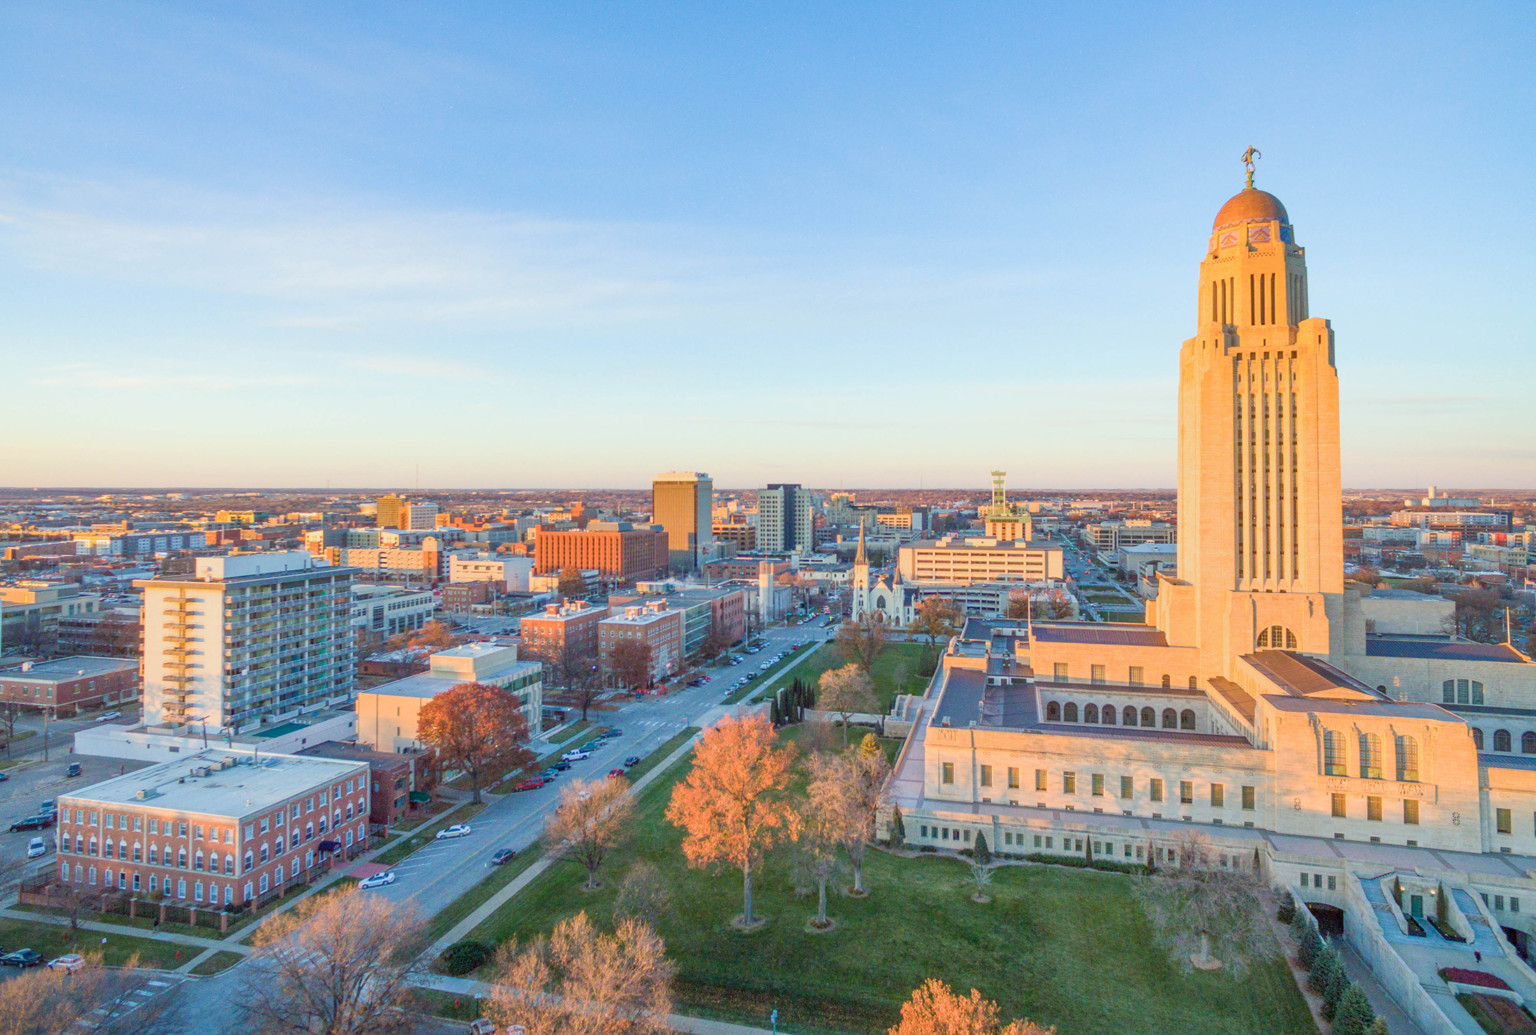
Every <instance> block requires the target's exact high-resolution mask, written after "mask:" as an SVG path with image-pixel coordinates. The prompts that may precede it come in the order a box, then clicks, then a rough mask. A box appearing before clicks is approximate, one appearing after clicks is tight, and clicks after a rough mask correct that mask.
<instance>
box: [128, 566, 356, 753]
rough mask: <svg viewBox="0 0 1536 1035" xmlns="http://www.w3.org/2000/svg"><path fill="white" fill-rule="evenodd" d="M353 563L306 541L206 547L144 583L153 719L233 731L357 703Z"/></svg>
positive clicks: (147, 716)
mask: <svg viewBox="0 0 1536 1035" xmlns="http://www.w3.org/2000/svg"><path fill="white" fill-rule="evenodd" d="M355 574H356V573H355V571H354V570H353V569H351V568H339V567H328V566H325V565H322V564H320V563H319V562H317V561H316V560H315V558H313V557H311V556H310V555H309V554H308V553H305V552H303V551H294V552H287V553H259V554H257V553H252V554H239V553H237V554H231V555H229V556H226V557H200V558H198V560H197V567H196V570H195V572H194V574H193V576H192V577H191V578H181V577H161V578H155V579H148V580H145V581H141V582H137V583H135V585H136V586H138V587H139V588H141V589H143V591H144V721H145V722H146V723H148V724H157V723H159V724H167V725H182V724H191V725H197V724H202V723H206V724H207V727H208V729H209V730H224V729H228V730H230V731H232V732H240V731H243V730H249V729H254V728H256V727H257V726H259V725H261V724H262V723H264V722H272V721H276V720H282V719H288V718H292V717H294V716H297V715H300V714H302V713H305V712H313V711H318V710H320V709H322V708H326V707H337V706H345V705H348V704H350V702H351V700H352V694H353V681H354V677H355V674H356V669H355V659H354V656H353V654H354V647H353V640H352V629H351V623H350V615H351V607H352V590H351V585H352V577H353V575H355Z"/></svg>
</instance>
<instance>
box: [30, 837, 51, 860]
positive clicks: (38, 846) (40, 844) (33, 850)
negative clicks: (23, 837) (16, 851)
mask: <svg viewBox="0 0 1536 1035" xmlns="http://www.w3.org/2000/svg"><path fill="white" fill-rule="evenodd" d="M47 854H48V842H46V841H44V840H43V839H42V838H40V837H34V838H33V839H32V840H30V841H28V842H27V858H28V859H36V858H37V857H38V856H40V855H47Z"/></svg>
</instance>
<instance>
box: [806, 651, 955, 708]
mask: <svg viewBox="0 0 1536 1035" xmlns="http://www.w3.org/2000/svg"><path fill="white" fill-rule="evenodd" d="M940 649H941V650H942V649H943V645H942V644H941V645H940ZM927 650H928V645H927V644H926V643H887V644H886V645H885V650H883V651H881V652H880V656H879V657H878V658H876V659H875V669H874V671H873V672H872V673H870V679H871V681H872V682H873V683H874V685H875V693H876V694H877V695H878V696H879V698H880V710H881V712H889V711H890V710H891V705H892V704H893V703H894V702H895V700H896V695H897V694H921V693H922V692H923V690H924V689H925V688H926V687H927V686H928V677H927V676H925V675H923V674H922V673H923V659H924V656H925V654H926V652H927ZM841 664H843V660H842V658H841V656H840V655H839V654H838V652H837V645H836V644H835V643H828V644H826V645H825V646H823V647H819V648H817V649H816V650H814V651H812V652H811V653H810V655H809V656H808V657H806V658H804V659H803V660H802V661H801V662H800V664H798V665H797V666H795V670H794V671H793V672H791V673H790V674H789V676H788V678H787V679H785V682H786V683H793V682H794V681H795V680H796V679H803V680H805V681H806V682H807V683H811V684H813V685H814V684H815V683H816V681H817V680H819V679H820V678H821V674H822V673H823V672H825V671H826V670H827V669H829V668H836V667H838V666H839V665H841Z"/></svg>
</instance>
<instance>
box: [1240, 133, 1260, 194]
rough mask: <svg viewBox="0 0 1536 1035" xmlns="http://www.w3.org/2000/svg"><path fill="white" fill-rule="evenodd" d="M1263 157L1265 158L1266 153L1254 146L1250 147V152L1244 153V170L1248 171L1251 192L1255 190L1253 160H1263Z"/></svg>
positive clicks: (1250, 145)
mask: <svg viewBox="0 0 1536 1035" xmlns="http://www.w3.org/2000/svg"><path fill="white" fill-rule="evenodd" d="M1263 157H1264V152H1262V151H1260V150H1259V149H1258V148H1256V147H1254V146H1253V145H1252V144H1249V145H1248V150H1246V151H1244V152H1243V168H1244V169H1246V170H1247V171H1248V189H1249V190H1252V189H1253V160H1254V159H1255V158H1263Z"/></svg>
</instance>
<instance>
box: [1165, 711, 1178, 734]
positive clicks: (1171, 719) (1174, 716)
mask: <svg viewBox="0 0 1536 1035" xmlns="http://www.w3.org/2000/svg"><path fill="white" fill-rule="evenodd" d="M1178 728H1179V714H1178V712H1175V711H1174V710H1173V709H1172V708H1164V709H1163V729H1165V730H1174V729H1178Z"/></svg>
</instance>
